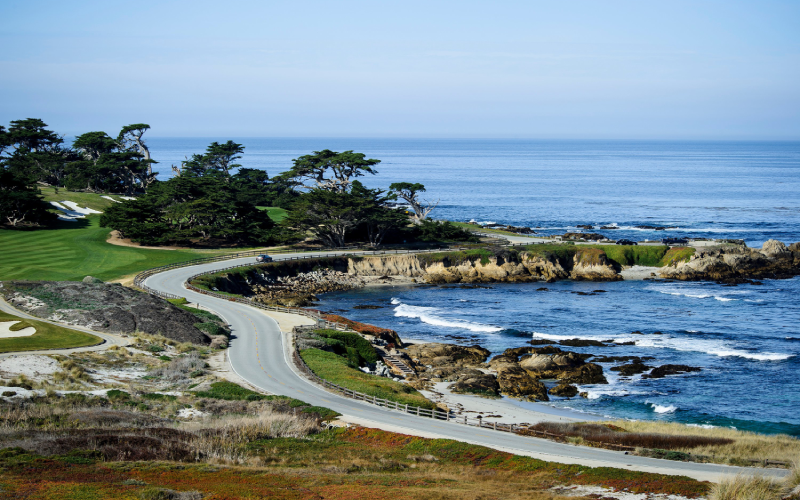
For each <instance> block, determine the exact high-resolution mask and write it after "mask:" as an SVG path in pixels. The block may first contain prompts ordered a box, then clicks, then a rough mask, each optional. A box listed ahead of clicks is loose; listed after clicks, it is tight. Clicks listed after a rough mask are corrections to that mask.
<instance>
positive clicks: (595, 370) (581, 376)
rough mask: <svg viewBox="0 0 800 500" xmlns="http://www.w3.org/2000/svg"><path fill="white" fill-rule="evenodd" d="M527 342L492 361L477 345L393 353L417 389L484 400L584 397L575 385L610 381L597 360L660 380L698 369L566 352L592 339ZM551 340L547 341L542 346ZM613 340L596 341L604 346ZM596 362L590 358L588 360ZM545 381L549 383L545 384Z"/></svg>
mask: <svg viewBox="0 0 800 500" xmlns="http://www.w3.org/2000/svg"><path fill="white" fill-rule="evenodd" d="M530 343H531V344H534V345H531V346H522V347H514V348H509V349H506V350H505V351H503V353H501V354H498V355H496V356H494V357H492V358H491V359H489V355H490V354H491V353H490V351H489V350H487V349H485V348H483V347H481V346H479V345H472V346H461V345H456V344H444V343H419V344H411V345H409V346H406V347H405V348H403V349H399V350H398V351H397V355H399V356H401V357H402V358H403V360H404V361H405V362H406V363H407V364H408V365H409V366H410V367H412V369H413V370H414V372H415V374H416V375H415V376H414V377H413V378H411V379H410V380H409V382H410V383H411V385H413V386H414V387H415V388H416V389H419V390H431V389H432V388H434V387H435V386H436V385H437V384H440V383H443V382H446V383H448V384H449V385H448V386H447V389H449V390H450V391H452V392H453V393H456V394H470V395H477V396H483V397H488V398H497V397H500V396H508V397H510V398H515V399H519V400H523V401H532V402H536V401H550V396H556V397H559V398H572V397H575V396H581V397H586V396H587V394H586V393H581V392H580V391H579V388H578V386H579V385H589V384H608V380H607V379H606V377H605V374H604V373H603V367H602V366H600V365H599V364H597V363H600V362H605V363H608V362H614V363H621V364H619V365H617V366H614V367H612V368H611V370H612V371H616V372H619V374H620V376H622V377H631V376H634V375H639V374H642V377H643V378H663V377H665V376H669V375H679V374H683V373H690V372H699V371H701V369H700V368H698V367H693V366H686V365H661V366H649V365H645V364H644V361H650V360H652V359H653V358H640V357H636V356H619V357H614V356H602V355H594V354H587V353H577V352H572V351H564V350H562V349H561V347H563V346H573V347H586V346H595V344H596V341H585V340H581V339H572V340H565V341H562V342H560V344H561V347H556V346H555V345H554V344H555V342H552V341H543V340H533V341H530ZM541 344H549V345H541ZM609 345H613V343H602V342H600V343H599V346H600V347H608V346H609ZM592 361H594V362H592ZM544 381H548V382H551V383H549V384H548V385H550V386H551V387H550V388H549V389H548V387H547V386H546V385H545V383H544Z"/></svg>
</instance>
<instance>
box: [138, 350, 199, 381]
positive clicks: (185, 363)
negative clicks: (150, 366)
mask: <svg viewBox="0 0 800 500" xmlns="http://www.w3.org/2000/svg"><path fill="white" fill-rule="evenodd" d="M203 368H205V362H204V361H203V360H202V359H200V355H199V354H197V352H192V353H189V354H187V355H186V356H181V357H178V358H173V359H172V360H171V361H170V362H169V364H167V365H166V366H160V367H158V368H155V369H154V370H152V371H150V375H152V376H154V377H159V378H162V379H164V380H168V381H172V382H178V381H181V380H185V379H189V378H191V374H192V373H194V372H196V371H197V370H202V369H203Z"/></svg>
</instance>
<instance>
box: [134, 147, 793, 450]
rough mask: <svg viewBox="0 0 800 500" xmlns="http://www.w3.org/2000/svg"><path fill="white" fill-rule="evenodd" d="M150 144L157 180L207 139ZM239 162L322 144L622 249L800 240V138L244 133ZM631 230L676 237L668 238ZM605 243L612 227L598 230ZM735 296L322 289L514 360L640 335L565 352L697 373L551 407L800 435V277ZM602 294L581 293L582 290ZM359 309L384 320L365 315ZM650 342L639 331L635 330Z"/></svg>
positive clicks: (622, 382)
mask: <svg viewBox="0 0 800 500" xmlns="http://www.w3.org/2000/svg"><path fill="white" fill-rule="evenodd" d="M227 139H228V138H209V139H198V138H191V139H188V138H187V139H167V138H153V139H151V140H150V143H149V144H150V146H151V149H152V152H153V156H154V158H155V159H156V160H157V161H159V162H160V163H159V165H158V169H159V171H160V172H161V175H160V176H161V177H162V178H168V177H169V176H170V175H171V170H170V164H178V163H179V162H180V161H181V160H183V159H184V157H185V156H189V155H191V154H192V153H199V152H202V151H203V150H204V149H205V146H206V145H207V144H208V143H209V142H210V141H212V140H227ZM232 139H233V140H236V141H237V142H240V143H243V144H244V145H245V147H246V150H245V155H244V157H243V158H242V160H241V163H242V164H243V165H244V166H247V167H251V168H263V169H266V170H267V171H268V172H269V174H270V175H274V174H277V173H279V172H282V171H285V170H287V169H288V168H289V167H290V166H291V160H292V159H293V158H296V157H298V156H300V155H303V154H307V153H309V152H311V151H314V150H319V149H324V148H328V149H333V150H337V151H342V150H348V149H353V150H355V151H359V152H363V153H366V154H367V155H368V156H369V157H372V158H377V159H380V160H382V163H381V164H380V165H379V168H378V170H379V174H378V175H376V176H370V177H369V178H365V179H362V180H363V181H364V182H365V184H367V185H368V186H370V187H382V188H386V187H388V185H389V184H390V183H392V182H397V181H413V182H421V183H423V184H425V186H426V187H427V189H428V192H427V194H428V195H429V197H430V198H431V199H434V200H435V199H440V200H441V201H440V204H439V206H438V208H437V209H436V210H435V212H434V215H435V216H436V217H437V218H442V219H451V220H463V221H466V220H470V219H476V220H478V221H493V222H499V223H507V224H514V225H521V226H527V227H533V228H537V229H536V231H537V232H539V233H541V234H559V233H563V232H564V231H565V230H570V229H575V226H576V225H578V224H592V225H595V226H598V225H611V224H615V225H617V226H618V227H620V229H617V230H614V231H605V233H606V234H608V235H609V236H611V237H614V238H631V239H645V238H650V239H655V238H660V237H665V236H672V237H674V236H692V237H708V238H737V239H739V238H740V239H744V240H745V241H746V242H747V243H748V244H749V245H751V246H760V245H761V244H762V243H763V242H764V241H766V240H768V239H770V238H774V239H778V240H781V241H784V242H786V243H789V242H795V241H800V142H666V141H664V142H645V141H631V142H626V141H532V140H433V139H431V140H419V139H318V138H314V139H261V138H240V139H237V138H232ZM637 225H650V226H676V227H677V229H670V230H667V231H658V232H656V231H649V230H641V229H635V228H634V226H637ZM598 232H601V233H604V231H598ZM763 283H764V284H763V285H760V286H757V285H739V286H735V287H729V286H723V285H718V284H715V283H681V282H677V283H667V282H652V281H625V282H615V283H601V284H598V283H575V282H560V283H553V284H546V285H544V286H545V287H546V288H547V289H548V291H537V289H538V288H540V287H541V286H542V285H541V284H496V285H491V286H488V287H486V288H462V287H460V286H457V285H456V286H437V287H429V286H420V287H392V288H383V289H370V290H361V291H352V292H342V293H333V294H327V295H325V296H323V300H322V302H321V303H320V304H319V307H320V308H321V309H324V310H328V311H339V312H340V313H341V314H346V315H347V316H348V317H349V318H351V319H354V320H358V321H364V322H367V323H372V324H377V325H380V326H383V327H387V328H392V329H395V330H397V331H398V332H399V333H400V334H401V336H404V337H408V338H415V339H420V340H425V341H443V342H457V343H465V344H473V343H478V344H480V345H483V346H485V347H487V348H488V349H490V350H492V352H493V353H495V354H496V353H499V352H502V351H503V350H504V349H506V348H508V347H518V346H522V345H525V344H526V342H527V341H529V340H530V339H531V338H545V339H551V340H560V339H568V338H591V339H598V340H608V339H614V340H615V341H617V342H620V343H621V342H629V341H634V342H635V343H636V344H635V345H629V346H624V345H619V346H615V347H605V348H597V347H595V348H569V349H570V350H575V351H578V352H589V353H592V354H596V355H603V354H605V355H609V356H622V355H637V356H653V357H654V358H655V359H653V360H652V361H649V362H648V364H650V365H653V366H657V365H662V364H667V363H669V364H687V365H691V366H698V367H701V368H702V371H701V372H699V373H692V374H688V375H679V376H674V377H667V378H663V379H650V380H643V379H641V377H639V376H635V377H632V378H630V379H624V378H621V377H619V376H618V375H617V373H616V372H612V371H610V370H608V368H610V367H611V366H613V364H604V368H605V372H606V374H607V377H608V378H609V382H610V384H609V385H596V386H586V387H581V390H584V391H586V392H587V393H588V395H589V398H588V399H583V398H575V399H571V400H566V399H560V400H559V399H554V401H552V402H551V404H553V405H556V406H562V407H570V408H573V409H575V410H578V411H583V412H589V413H592V414H597V415H607V416H611V417H624V418H643V419H660V420H669V421H680V422H685V423H691V424H697V425H715V426H728V427H736V428H739V429H747V430H753V431H758V432H767V433H777V432H784V433H788V434H792V435H795V436H800V378H798V376H797V374H798V373H800V305H798V304H800V302H798V300H797V297H798V296H800V278H795V279H791V280H765V281H764V282H763ZM594 290H604V291H605V292H604V293H600V292H598V293H593V294H590V295H581V294H578V293H576V292H592V291H594ZM358 304H374V305H380V306H383V307H382V308H380V309H374V310H369V309H353V306H355V305H358ZM634 331H639V332H641V335H639V334H633V333H632V332H634ZM656 332H660V333H656Z"/></svg>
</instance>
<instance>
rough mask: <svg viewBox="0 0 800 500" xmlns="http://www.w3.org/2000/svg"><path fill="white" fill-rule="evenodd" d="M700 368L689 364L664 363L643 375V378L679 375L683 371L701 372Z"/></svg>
mask: <svg viewBox="0 0 800 500" xmlns="http://www.w3.org/2000/svg"><path fill="white" fill-rule="evenodd" d="M699 371H700V368H698V367H696V366H687V365H662V366H659V367H658V368H653V371H651V372H650V373H649V374H646V375H642V378H664V377H666V376H667V375H679V374H681V373H690V372H699Z"/></svg>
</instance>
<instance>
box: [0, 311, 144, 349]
mask: <svg viewBox="0 0 800 500" xmlns="http://www.w3.org/2000/svg"><path fill="white" fill-rule="evenodd" d="M0 311H3V312H6V313H8V314H12V315H14V316H17V317H20V318H24V319H34V320H36V321H41V322H43V323H50V324H51V325H56V326H61V327H64V328H69V329H70V330H78V331H80V332H85V333H89V334H91V335H94V336H95V337H99V338H100V339H101V340H102V341H103V342H102V343H100V344H95V345H92V346H87V347H73V348H68V349H43V350H39V351H15V352H6V353H2V354H0V358H5V357H8V356H14V355H17V354H19V355H22V354H72V353H75V352H88V351H103V350H105V349H108V348H109V347H111V346H114V345H119V346H126V345H128V344H130V341H129V340H128V339H126V338H123V337H121V336H119V335H114V334H111V333H103V332H96V331H94V330H90V329H88V328H84V327H82V326H75V325H64V324H61V323H57V322H55V321H50V320H47V319H42V318H37V317H36V316H31V315H30V314H28V313H26V312H23V311H20V310H19V309H16V308H14V307H13V306H12V305H11V304H9V303H8V302H6V301H5V300H3V299H0Z"/></svg>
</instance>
